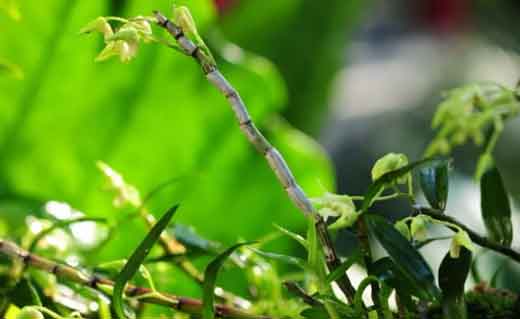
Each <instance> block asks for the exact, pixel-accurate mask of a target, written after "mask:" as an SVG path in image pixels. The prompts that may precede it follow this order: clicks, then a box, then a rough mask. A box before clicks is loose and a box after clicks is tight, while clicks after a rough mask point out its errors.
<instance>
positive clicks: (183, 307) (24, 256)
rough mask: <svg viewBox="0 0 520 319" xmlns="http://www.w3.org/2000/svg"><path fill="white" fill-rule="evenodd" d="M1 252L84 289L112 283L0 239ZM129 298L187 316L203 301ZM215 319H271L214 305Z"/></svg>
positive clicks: (135, 293) (152, 294) (147, 294)
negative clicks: (216, 318)
mask: <svg viewBox="0 0 520 319" xmlns="http://www.w3.org/2000/svg"><path fill="white" fill-rule="evenodd" d="M0 253H1V254H4V255H6V256H7V257H9V258H11V259H13V260H17V261H20V262H22V263H23V264H24V265H27V266H31V267H34V268H37V269H40V270H42V271H46V272H48V273H50V274H53V275H55V276H56V277H59V278H61V279H65V280H69V281H72V282H75V283H78V284H80V285H83V286H88V287H90V288H92V289H96V290H97V291H100V292H103V293H104V292H106V291H107V290H111V289H112V288H113V286H114V282H113V281H111V280H109V279H106V278H104V277H101V276H99V275H96V274H88V273H86V272H84V271H82V270H79V269H76V268H74V267H71V266H68V265H64V264H59V263H56V262H54V261H51V260H49V259H46V258H44V257H41V256H39V255H36V254H31V253H29V252H28V251H26V250H24V249H22V248H20V247H19V246H18V245H16V244H15V243H13V242H10V241H7V240H4V239H1V238H0ZM125 294H126V296H128V297H140V298H138V299H139V300H140V301H142V302H145V303H150V304H157V305H163V306H166V307H171V308H173V309H176V310H178V311H181V312H185V313H189V314H200V313H201V312H202V301H200V300H198V299H193V298H189V297H182V296H176V295H172V294H167V293H159V292H156V291H153V290H152V289H150V288H144V287H138V286H134V285H130V284H128V285H127V286H126V288H125ZM215 314H216V315H217V317H222V318H229V319H271V317H268V316H256V315H252V314H249V313H246V312H244V311H242V310H239V309H236V308H233V307H228V306H225V305H221V304H216V305H215Z"/></svg>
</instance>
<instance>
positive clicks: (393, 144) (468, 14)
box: [0, 0, 520, 295]
mask: <svg viewBox="0 0 520 319" xmlns="http://www.w3.org/2000/svg"><path fill="white" fill-rule="evenodd" d="M0 3H2V4H3V5H4V6H5V4H7V3H10V2H8V0H0ZM13 3H14V4H15V5H16V6H17V8H18V11H19V13H20V18H19V19H17V17H16V15H14V16H13V14H12V11H11V16H9V12H10V11H7V13H2V14H0V58H1V59H2V60H5V61H9V62H11V63H14V64H16V65H17V66H19V68H20V69H21V70H22V71H23V78H21V79H16V78H15V77H13V76H10V75H8V74H7V73H0V222H1V224H2V225H1V227H0V235H1V236H8V237H11V238H18V237H19V236H21V235H22V233H23V231H24V230H25V229H26V227H27V219H26V216H29V215H35V216H43V215H44V214H45V211H44V209H43V207H44V203H45V202H47V201H49V200H53V201H59V202H66V203H68V204H70V205H71V206H72V207H74V208H75V209H77V210H78V211H81V212H83V213H85V214H86V215H88V216H98V217H105V218H107V219H109V220H110V221H111V222H113V223H117V224H118V229H117V232H116V233H115V234H114V237H113V238H112V239H111V240H110V241H109V242H108V243H107V244H105V245H104V246H103V247H102V248H101V249H98V250H95V251H90V252H89V253H88V255H87V256H88V258H87V260H85V262H86V264H91V265H94V264H96V263H97V262H100V261H107V260H112V259H117V258H123V257H126V256H127V255H128V254H129V253H130V252H131V251H132V250H133V249H134V247H135V246H136V245H137V243H138V242H139V241H140V240H141V237H142V236H141V235H143V234H144V233H145V227H144V225H143V223H142V222H141V221H140V220H138V219H129V218H127V216H128V214H129V213H130V211H128V210H126V211H125V210H118V209H115V208H114V207H113V206H112V195H111V194H109V193H107V192H106V191H104V189H103V177H102V176H101V174H100V173H99V171H98V170H97V169H96V166H95V163H96V161H97V160H103V161H105V162H107V163H108V164H109V165H111V166H112V167H113V168H115V169H116V170H118V171H119V172H121V173H122V174H123V175H124V176H125V179H126V180H127V181H128V182H129V183H132V184H135V185H136V186H137V187H138V189H139V190H140V191H141V192H142V194H143V195H145V194H147V193H148V192H150V191H152V190H153V189H155V188H156V187H157V186H158V185H161V184H163V183H165V182H167V181H171V180H172V179H174V180H175V182H171V183H168V186H167V187H163V188H161V190H160V191H159V192H157V193H156V194H155V195H154V197H153V198H152V199H151V200H150V201H149V203H148V206H149V208H150V210H151V211H152V213H154V214H155V215H157V216H158V215H160V214H161V213H162V212H163V211H164V210H165V209H167V208H168V207H170V206H172V205H173V204H174V203H181V209H180V210H179V212H178V214H177V216H176V217H175V220H176V221H177V222H180V223H183V224H188V225H191V226H193V227H195V228H196V229H197V231H198V232H199V233H200V234H202V235H204V236H205V237H207V238H211V239H214V240H219V241H222V242H224V243H226V244H230V243H233V242H235V241H237V240H238V239H241V238H243V239H248V240H251V239H257V238H259V237H260V236H263V235H266V234H268V233H270V232H272V231H273V227H272V224H273V223H277V224H280V225H284V226H285V227H287V228H290V229H292V230H295V231H301V230H303V229H304V225H305V222H304V219H303V217H302V216H301V214H300V213H299V212H298V211H297V210H296V209H295V208H294V207H293V206H292V204H291V203H290V201H289V200H288V198H287V196H286V194H285V193H284V191H283V189H282V188H281V187H280V186H279V185H278V183H277V181H276V179H275V177H274V176H273V174H272V172H271V171H270V170H269V168H268V166H267V164H266V163H265V161H264V159H263V158H262V157H261V156H258V155H257V154H256V152H255V150H254V149H253V148H252V147H251V146H250V145H249V144H248V143H247V141H246V139H245V138H244V137H243V136H242V135H241V133H240V131H239V129H238V126H237V124H236V122H235V118H234V116H233V114H232V112H231V110H230V109H229V106H228V105H227V103H226V101H225V99H224V98H223V97H222V96H220V95H219V94H218V92H216V90H214V89H213V88H212V87H210V86H209V85H208V83H207V82H206V80H205V79H204V77H203V76H202V75H201V72H200V70H199V68H198V66H197V65H196V64H195V63H194V62H193V61H190V59H187V58H186V57H184V56H182V55H180V54H178V53H177V52H175V51H173V50H170V49H168V48H165V47H163V46H159V45H146V46H143V47H141V48H140V52H139V54H138V56H137V58H136V59H135V60H134V61H132V62H131V63H130V64H128V65H124V64H121V63H119V62H118V61H116V60H113V61H108V62H105V63H95V62H94V58H95V56H96V55H97V52H99V50H100V49H101V48H102V45H103V43H102V39H101V37H100V36H80V35H79V34H78V32H79V29H80V28H81V27H82V26H84V25H85V24H86V23H87V22H89V21H91V20H92V19H94V18H96V17H97V16H106V15H116V16H135V15H142V14H149V13H150V12H151V10H152V9H161V10H163V11H164V12H169V11H170V8H171V1H169V0H160V1H158V0H157V1H142V0H134V1H131V0H113V1H101V0H90V1H77V0H48V1H45V2H29V1H14V2H13ZM175 3H176V4H184V5H188V6H189V8H190V10H191V11H192V13H193V15H194V17H195V19H196V21H197V23H198V24H199V27H200V29H201V31H202V34H203V36H204V37H205V39H206V40H207V42H208V45H209V46H210V47H211V48H212V49H213V50H214V53H215V56H216V57H217V61H218V63H219V67H220V68H221V69H222V72H223V73H224V74H225V75H226V76H228V78H229V79H230V81H231V82H232V83H233V84H234V85H235V86H236V87H237V89H238V90H239V92H240V93H241V95H242V97H243V99H244V100H245V102H246V104H247V105H248V107H249V109H250V111H251V114H252V116H253V118H254V119H255V121H256V123H257V125H258V126H259V127H260V128H261V130H263V131H264V132H265V134H266V136H267V137H268V138H269V139H270V140H272V142H273V144H274V145H275V146H276V147H278V148H279V150H280V151H281V152H282V153H283V154H284V155H285V157H286V159H287V161H288V163H289V165H290V166H291V168H293V170H294V173H295V176H296V177H297V179H298V181H299V182H300V183H301V185H302V186H303V188H304V189H305V190H306V192H308V193H309V194H310V195H311V196H318V195H321V194H322V193H323V192H325V191H327V190H329V191H334V190H335V189H336V186H337V188H338V190H339V191H340V192H348V193H350V194H361V193H363V192H364V191H365V190H366V186H367V184H368V182H369V176H370V175H369V172H370V167H371V166H372V163H373V162H374V160H375V159H377V158H378V157H380V156H382V155H384V154H385V153H386V152H390V151H394V152H403V153H407V154H408V155H409V156H410V158H418V157H420V156H421V153H422V151H423V149H424V147H425V145H426V144H427V143H428V140H429V138H430V137H431V136H432V135H433V133H432V132H431V131H430V130H429V121H430V118H431V115H432V113H433V110H434V106H435V103H436V102H437V101H439V92H440V91H441V90H443V89H447V88H450V87H452V86H455V85H458V84H460V83H463V82H467V81H473V80H496V81H499V82H501V83H503V84H507V85H510V86H511V85H514V84H515V82H516V80H517V78H518V70H519V65H520V62H519V58H518V55H517V52H518V51H517V49H518V47H519V46H518V43H519V42H518V36H517V35H516V33H517V32H516V31H515V30H518V21H517V19H516V17H517V13H519V10H520V9H519V7H518V4H517V3H516V2H515V1H500V2H493V1H469V0H468V1H463V0H458V1H434V0H431V1H419V2H416V1H405V0H395V1H376V0H373V1H361V0H352V1H345V0H329V1H326V2H322V1H310V0H309V1H307V0H268V1H255V0H242V1H239V0H235V1H222V0H220V1H211V0H191V1H189V0H184V1H175ZM518 127H519V125H518V122H516V123H513V124H512V125H511V126H510V127H508V128H507V130H506V134H505V136H504V138H503V139H502V142H501V144H500V145H499V147H498V150H497V157H498V159H499V166H501V167H502V168H503V169H504V170H506V173H505V174H504V175H505V176H506V183H507V185H508V187H509V188H510V189H511V190H512V195H513V196H515V197H516V198H518V190H519V189H520V183H518V182H517V180H518V178H517V177H518V176H519V174H520V171H519V170H518V169H517V165H518V161H519V158H520V156H519V155H520V152H519V150H518V146H517V145H518V143H517V142H516V141H517V139H515V137H516V136H517V134H516V133H517V132H518ZM316 141H319V142H320V143H318V142H316ZM322 145H323V146H324V147H325V149H326V151H325V149H324V148H323V146H322ZM475 154H476V150H475V149H473V148H471V147H469V148H465V149H463V150H461V151H460V152H458V153H457V154H455V158H456V160H455V167H456V171H455V173H454V176H455V177H454V178H453V188H456V189H459V190H460V193H457V194H458V195H457V196H454V197H455V198H452V199H450V200H452V202H451V203H450V205H451V210H453V211H456V212H457V214H462V213H463V212H462V211H467V212H468V214H466V215H460V217H461V218H462V219H464V218H465V220H468V222H469V223H470V224H471V225H473V226H474V227H476V228H477V229H480V230H483V228H482V226H481V223H480V224H479V222H480V221H479V220H478V210H477V211H476V212H475V204H477V209H478V203H476V202H475V200H476V198H478V197H476V196H475V189H476V185H474V184H473V183H472V182H471V179H470V176H471V175H472V170H473V165H474V160H475V157H474V155H475ZM330 159H332V161H331V160H330ZM477 192H478V190H477ZM477 195H478V193H477ZM388 209H390V210H391V211H392V212H393V213H397V214H399V213H400V214H403V213H405V212H403V211H402V206H399V205H396V206H394V207H389V208H388ZM448 209H449V210H450V206H448ZM479 227H480V228H479ZM346 235H347V236H346V237H341V236H340V239H341V238H349V237H348V234H346ZM339 244H340V246H348V243H346V242H343V243H341V242H340V243H339ZM516 244H518V241H516ZM276 249H277V250H278V251H284V250H289V249H295V248H294V247H293V246H291V244H290V243H289V242H286V241H283V240H280V241H277V242H276ZM63 254H64V255H65V254H66V252H63ZM56 257H65V256H56ZM430 257H431V258H432V259H433V260H435V258H437V260H439V258H441V257H442V254H437V256H435V254H434V253H432V254H431V256H430ZM489 267H491V268H492V267H493V263H491V266H489ZM162 280H163V281H164V282H162V283H161V285H162V286H163V287H167V288H168V289H175V291H176V292H179V293H189V294H194V295H196V294H198V293H199V291H198V289H196V287H194V286H193V285H188V284H187V283H186V280H184V278H183V277H182V276H180V275H179V276H176V275H174V276H171V278H164V279H162ZM222 280H223V281H226V276H225V275H224V279H222ZM227 284H228V285H234V286H235V287H234V289H240V287H241V286H240V283H236V282H235V281H234V280H229V278H228V280H227ZM503 284H504V285H507V284H508V283H507V282H506V281H504V283H503ZM509 285H511V284H510V283H509ZM516 287H517V288H518V287H519V286H516Z"/></svg>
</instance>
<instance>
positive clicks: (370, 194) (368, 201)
mask: <svg viewBox="0 0 520 319" xmlns="http://www.w3.org/2000/svg"><path fill="white" fill-rule="evenodd" d="M434 160H435V159H432V158H425V159H422V160H420V161H417V162H413V163H411V164H408V165H406V166H403V167H401V168H399V169H397V170H394V171H390V172H387V173H385V174H383V175H381V177H379V178H378V179H376V180H375V181H374V182H373V183H372V184H371V185H370V186H369V187H368V190H367V192H366V194H365V197H364V199H363V204H362V206H361V212H365V211H366V210H367V209H368V208H369V207H370V206H371V205H372V202H373V200H374V199H375V197H376V196H378V195H379V194H380V193H381V191H382V190H383V189H384V187H385V186H388V185H390V184H391V183H393V182H395V181H396V180H397V179H399V178H401V177H403V176H404V175H406V174H408V173H409V172H410V171H412V170H413V169H416V168H419V167H421V166H422V165H425V164H427V163H430V162H432V161H434Z"/></svg>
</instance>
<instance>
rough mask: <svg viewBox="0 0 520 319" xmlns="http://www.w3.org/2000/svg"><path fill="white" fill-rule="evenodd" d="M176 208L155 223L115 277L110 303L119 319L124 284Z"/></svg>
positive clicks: (144, 256) (138, 266)
mask: <svg viewBox="0 0 520 319" xmlns="http://www.w3.org/2000/svg"><path fill="white" fill-rule="evenodd" d="M178 207H179V206H178V205H175V206H174V207H172V208H171V209H169V210H168V211H167V212H166V213H165V214H164V215H163V216H162V217H161V219H159V221H157V223H156V224H155V225H154V226H153V228H152V229H151V230H150V232H148V234H147V235H146V237H145V238H144V240H143V241H142V242H141V243H140V244H139V247H137V249H136V250H135V251H134V253H133V254H132V256H130V258H129V259H128V261H127V263H126V264H125V266H124V267H123V269H122V270H121V272H120V273H119V275H118V276H117V278H116V280H115V285H114V291H113V294H112V303H113V307H114V310H115V312H116V313H117V315H118V317H119V318H126V316H125V313H124V309H123V292H124V289H125V286H126V283H127V282H128V281H129V280H130V279H132V277H133V276H134V274H135V273H136V272H137V271H138V270H139V268H140V267H141V264H142V263H143V261H144V259H145V258H146V256H147V255H148V253H149V252H150V249H151V248H152V246H153V245H154V244H155V242H156V241H157V240H158V239H159V237H160V236H161V233H162V232H163V230H164V229H165V228H166V227H167V226H168V224H169V222H170V220H171V219H172V217H173V214H175V212H176V211H177V208H178Z"/></svg>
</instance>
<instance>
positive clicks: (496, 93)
mask: <svg viewBox="0 0 520 319" xmlns="http://www.w3.org/2000/svg"><path fill="white" fill-rule="evenodd" d="M518 96H519V91H518V88H515V89H509V88H507V87H504V86H502V85H499V84H496V83H479V84H470V85H466V86H463V87H460V88H457V89H453V90H451V91H448V92H447V93H446V94H445V100H444V101H443V102H442V103H441V104H440V105H439V106H438V108H437V112H436V114H435V116H434V118H433V121H432V127H433V128H434V129H437V130H438V132H437V135H436V137H435V138H434V139H433V141H432V142H431V143H430V145H429V146H428V148H427V149H426V152H425V154H426V156H433V155H438V154H442V155H447V154H449V153H450V152H451V151H452V150H453V148H455V147H457V146H459V145H462V144H464V143H466V142H467V141H468V140H472V141H473V143H474V144H476V145H478V146H484V151H483V153H482V155H481V156H480V159H479V162H478V165H477V170H476V173H475V175H476V177H477V179H480V177H481V176H482V175H483V174H484V172H485V171H486V170H487V169H489V168H490V167H491V166H492V165H493V156H492V152H493V150H494V148H495V145H496V142H497V140H498V137H499V136H500V134H501V133H502V130H503V128H504V123H505V121H506V120H508V119H510V118H512V117H514V116H516V115H518V113H519V112H520V102H519V99H518Z"/></svg>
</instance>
